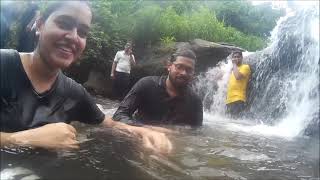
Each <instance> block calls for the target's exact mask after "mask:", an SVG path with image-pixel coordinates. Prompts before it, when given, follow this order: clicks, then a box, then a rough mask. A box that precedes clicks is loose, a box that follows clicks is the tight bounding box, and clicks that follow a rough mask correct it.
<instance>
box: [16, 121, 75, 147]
mask: <svg viewBox="0 0 320 180" xmlns="http://www.w3.org/2000/svg"><path fill="white" fill-rule="evenodd" d="M76 133H77V131H76V129H75V128H74V127H73V126H71V125H69V124H66V123H52V124H47V125H44V126H41V127H39V128H35V129H30V130H26V131H20V132H17V133H15V134H14V135H12V138H13V139H14V140H15V144H17V145H21V146H31V147H41V148H46V149H54V150H57V149H64V150H71V149H78V148H79V142H78V141H77V140H76Z"/></svg>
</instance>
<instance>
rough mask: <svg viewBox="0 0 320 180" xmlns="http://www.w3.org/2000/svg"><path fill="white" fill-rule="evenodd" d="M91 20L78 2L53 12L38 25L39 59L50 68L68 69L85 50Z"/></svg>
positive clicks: (87, 9)
mask: <svg viewBox="0 0 320 180" xmlns="http://www.w3.org/2000/svg"><path fill="white" fill-rule="evenodd" d="M91 19H92V14H91V10H90V8H89V7H88V6H87V5H86V4H84V3H80V2H68V3H67V4H66V5H65V6H63V7H60V8H59V9H57V10H55V11H54V12H53V13H51V15H50V16H49V17H48V19H47V20H46V21H45V22H40V23H39V26H38V31H39V42H38V52H39V54H40V57H41V58H42V59H43V60H44V61H45V62H46V63H47V64H48V65H49V66H50V67H51V68H53V69H64V68H67V67H69V66H70V64H71V63H73V62H75V61H76V59H78V58H79V56H80V55H81V54H82V52H83V50H84V49H85V46H86V39H87V35H88V32H89V28H90V25H91Z"/></svg>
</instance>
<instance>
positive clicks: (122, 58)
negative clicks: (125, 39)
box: [114, 50, 134, 74]
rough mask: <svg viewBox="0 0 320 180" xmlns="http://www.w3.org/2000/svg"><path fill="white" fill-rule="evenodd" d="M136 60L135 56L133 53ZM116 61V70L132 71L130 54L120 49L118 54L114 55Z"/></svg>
mask: <svg viewBox="0 0 320 180" xmlns="http://www.w3.org/2000/svg"><path fill="white" fill-rule="evenodd" d="M132 58H133V60H134V56H133V55H132ZM114 62H116V63H117V67H116V71H117V72H124V73H129V74H130V71H131V63H130V56H129V55H127V54H125V52H124V50H123V51H118V52H117V54H116V56H115V57H114Z"/></svg>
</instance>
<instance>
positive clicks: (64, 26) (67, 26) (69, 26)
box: [57, 21, 73, 30]
mask: <svg viewBox="0 0 320 180" xmlns="http://www.w3.org/2000/svg"><path fill="white" fill-rule="evenodd" d="M57 24H58V26H59V27H60V28H61V29H65V30H71V29H72V28H73V24H72V23H69V22H66V21H58V23H57Z"/></svg>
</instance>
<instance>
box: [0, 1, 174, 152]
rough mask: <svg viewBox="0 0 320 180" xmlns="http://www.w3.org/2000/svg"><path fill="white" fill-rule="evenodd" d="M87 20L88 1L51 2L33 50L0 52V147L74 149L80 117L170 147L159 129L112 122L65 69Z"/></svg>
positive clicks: (77, 51) (82, 40)
mask: <svg viewBox="0 0 320 180" xmlns="http://www.w3.org/2000/svg"><path fill="white" fill-rule="evenodd" d="M91 20H92V11H91V9H90V5H89V4H88V2H86V1H56V2H52V4H50V5H49V6H48V7H47V9H46V10H45V11H44V13H43V14H42V15H41V17H40V19H39V20H38V22H37V28H36V29H37V33H38V34H39V41H38V44H37V47H36V48H35V50H34V51H33V52H31V53H21V52H20V53H19V52H17V51H16V50H8V49H5V50H3V49H2V50H1V51H0V56H1V58H0V80H1V81H0V82H1V86H0V107H1V108H0V129H1V130H0V138H1V139H0V145H1V147H4V146H9V147H11V146H27V147H40V148H46V149H54V150H57V149H67V150H71V149H78V148H79V141H77V131H76V129H75V128H74V127H73V126H72V125H70V124H69V123H70V122H72V121H80V122H83V123H87V124H101V125H102V126H104V127H109V128H112V129H115V130H117V131H120V132H122V131H125V132H127V133H129V134H131V135H132V136H130V137H132V138H138V139H139V140H141V141H142V143H143V145H144V147H146V148H150V149H152V150H154V151H156V152H165V153H168V152H170V150H171V148H172V145H171V142H170V141H169V139H168V138H167V136H166V135H165V134H164V133H163V132H157V131H154V130H150V129H148V128H144V127H136V126H130V125H127V124H125V123H121V122H116V121H113V120H112V119H111V118H110V117H107V116H106V115H105V114H104V113H103V112H102V111H101V110H100V109H99V108H98V106H97V105H96V103H95V102H94V100H93V98H92V97H91V96H90V95H89V93H88V92H87V91H86V90H85V89H84V88H83V86H82V85H80V84H78V83H77V82H75V81H74V80H72V79H70V78H68V77H67V76H65V75H64V74H63V72H62V70H64V69H66V68H68V67H69V66H70V65H71V64H72V63H75V62H76V61H77V60H78V58H79V57H80V55H81V54H82V53H83V51H84V49H85V46H86V40H87V36H88V33H89V29H90V26H91ZM106 130H107V129H106Z"/></svg>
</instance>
